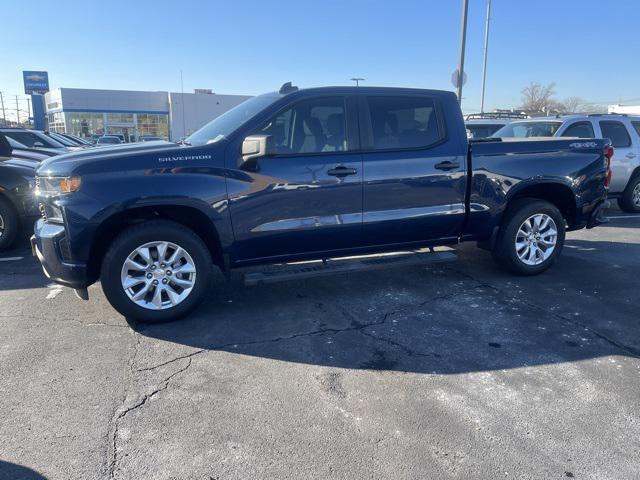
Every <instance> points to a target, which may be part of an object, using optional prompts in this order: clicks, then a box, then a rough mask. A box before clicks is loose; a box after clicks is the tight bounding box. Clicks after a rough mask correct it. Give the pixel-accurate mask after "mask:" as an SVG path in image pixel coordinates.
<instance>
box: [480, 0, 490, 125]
mask: <svg viewBox="0 0 640 480" xmlns="http://www.w3.org/2000/svg"><path fill="white" fill-rule="evenodd" d="M490 20H491V0H487V21H486V25H485V27H484V60H483V64H482V98H481V100H480V113H484V88H485V85H486V81H487V54H488V52H489V21H490Z"/></svg>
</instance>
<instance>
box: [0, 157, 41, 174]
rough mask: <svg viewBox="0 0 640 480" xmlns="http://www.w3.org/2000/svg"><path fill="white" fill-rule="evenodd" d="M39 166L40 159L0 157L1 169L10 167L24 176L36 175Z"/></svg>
mask: <svg viewBox="0 0 640 480" xmlns="http://www.w3.org/2000/svg"><path fill="white" fill-rule="evenodd" d="M39 166H40V161H39V160H29V159H26V158H9V159H8V160H3V159H2V158H1V157H0V171H3V170H6V169H10V170H12V171H14V172H16V173H18V174H19V175H22V176H24V177H32V176H34V175H35V172H36V169H37V168H38V167H39Z"/></svg>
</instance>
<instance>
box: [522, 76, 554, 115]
mask: <svg viewBox="0 0 640 480" xmlns="http://www.w3.org/2000/svg"><path fill="white" fill-rule="evenodd" d="M555 86H556V84H555V83H550V84H549V85H541V84H539V83H538V82H531V83H530V84H529V85H527V86H526V87H525V88H523V89H522V92H521V93H522V107H521V108H522V110H525V111H528V112H549V111H551V110H558V107H559V104H558V102H557V101H556V100H555V99H554V98H553V97H554V95H555V94H556V92H555V90H554V88H555Z"/></svg>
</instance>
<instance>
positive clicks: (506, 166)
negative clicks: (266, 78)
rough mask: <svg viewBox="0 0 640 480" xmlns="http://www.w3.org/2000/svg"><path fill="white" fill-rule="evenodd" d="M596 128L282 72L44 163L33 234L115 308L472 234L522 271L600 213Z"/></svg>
mask: <svg viewBox="0 0 640 480" xmlns="http://www.w3.org/2000/svg"><path fill="white" fill-rule="evenodd" d="M612 153H613V151H612V149H611V148H610V146H609V145H608V144H607V142H606V141H605V140H597V139H586V140H585V139H562V140H545V141H520V142H501V141H499V140H494V141H490V142H478V143H471V144H470V143H469V142H468V141H467V137H466V133H465V126H464V121H463V118H462V114H461V112H460V108H459V106H458V102H457V99H456V97H455V95H454V94H452V93H450V92H444V91H435V90H418V89H399V88H365V87H359V88H356V87H329V88H313V89H306V90H298V89H297V88H296V87H292V86H291V85H290V84H285V85H284V86H283V87H282V88H281V89H280V91H279V92H274V93H268V94H265V95H260V96H257V97H254V98H251V99H250V100H247V101H246V102H244V103H242V104H241V105H239V106H238V107H236V108H234V109H232V110H230V111H228V112H227V113H225V114H224V115H222V116H220V117H218V118H216V119H215V120H213V121H212V122H210V123H209V124H207V125H205V126H204V127H203V128H202V129H200V130H199V131H197V132H196V133H194V134H193V135H191V136H190V137H188V138H187V139H186V140H185V141H183V142H180V143H178V144H175V143H170V142H162V141H160V142H145V143H144V144H138V145H131V144H128V145H122V146H114V147H107V148H104V149H101V150H100V151H97V150H86V151H80V152H75V153H70V154H66V155H61V156H59V157H55V158H52V159H50V160H47V161H45V162H44V163H43V164H42V166H41V167H40V168H39V169H38V171H37V175H38V176H37V184H38V187H37V194H38V198H39V201H40V203H41V204H42V205H41V210H42V212H43V217H44V218H43V219H41V220H39V221H38V222H37V224H36V227H35V235H34V236H33V238H32V246H33V250H34V252H35V254H36V255H37V256H38V258H39V259H40V261H41V263H42V266H43V267H44V271H45V273H46V274H47V276H48V277H50V278H51V279H52V280H54V281H56V282H58V283H61V284H63V285H67V286H69V287H71V288H74V289H76V291H77V292H78V294H79V296H81V297H83V298H87V290H86V288H87V286H89V285H90V284H92V283H94V282H95V281H97V280H98V279H100V280H101V283H102V288H103V290H104V292H105V294H106V296H107V298H108V300H109V301H110V302H111V304H112V305H113V306H114V307H115V308H116V309H117V310H118V311H119V312H121V313H122V314H123V315H125V316H127V317H129V318H134V319H138V320H143V321H163V320H168V319H172V318H177V317H180V316H182V315H185V314H186V313H188V312H189V311H191V310H192V309H193V308H194V307H195V306H196V305H197V304H198V303H199V302H200V301H201V300H202V298H203V296H204V295H205V294H206V291H207V289H208V288H209V286H210V282H211V279H212V276H211V275H212V270H213V268H212V267H213V266H214V265H215V266H217V267H219V268H220V269H221V270H222V271H224V272H228V271H229V270H230V269H233V268H238V267H243V266H248V265H256V264H273V263H285V262H292V261H299V260H310V259H326V258H335V257H340V256H352V255H359V254H366V253H373V252H384V251H397V250H410V249H414V248H418V247H425V246H437V245H454V244H457V243H459V242H462V241H477V242H478V243H479V244H480V246H482V247H484V248H488V249H491V250H492V252H493V254H494V256H495V258H496V260H497V261H498V262H499V263H500V264H502V265H503V266H505V267H507V268H508V269H510V270H512V271H513V272H516V273H518V274H537V273H540V272H542V271H544V270H546V269H547V268H548V267H549V266H550V265H551V264H552V263H553V262H554V260H555V258H556V257H557V256H558V255H559V254H560V251H561V249H562V246H563V242H564V238H565V231H567V230H575V229H580V228H584V227H592V226H595V225H596V224H598V223H599V222H600V212H601V210H602V208H603V205H604V203H605V200H606V196H607V186H608V182H609V181H610V178H611V177H610V169H609V159H610V157H611V155H612Z"/></svg>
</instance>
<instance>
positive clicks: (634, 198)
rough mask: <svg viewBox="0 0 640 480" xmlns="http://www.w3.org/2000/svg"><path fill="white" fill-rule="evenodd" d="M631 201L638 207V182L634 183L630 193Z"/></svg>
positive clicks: (639, 191)
mask: <svg viewBox="0 0 640 480" xmlns="http://www.w3.org/2000/svg"><path fill="white" fill-rule="evenodd" d="M631 201H632V202H633V204H634V205H635V206H636V207H639V208H640V183H638V184H637V185H636V188H634V189H633V193H632V194H631Z"/></svg>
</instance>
